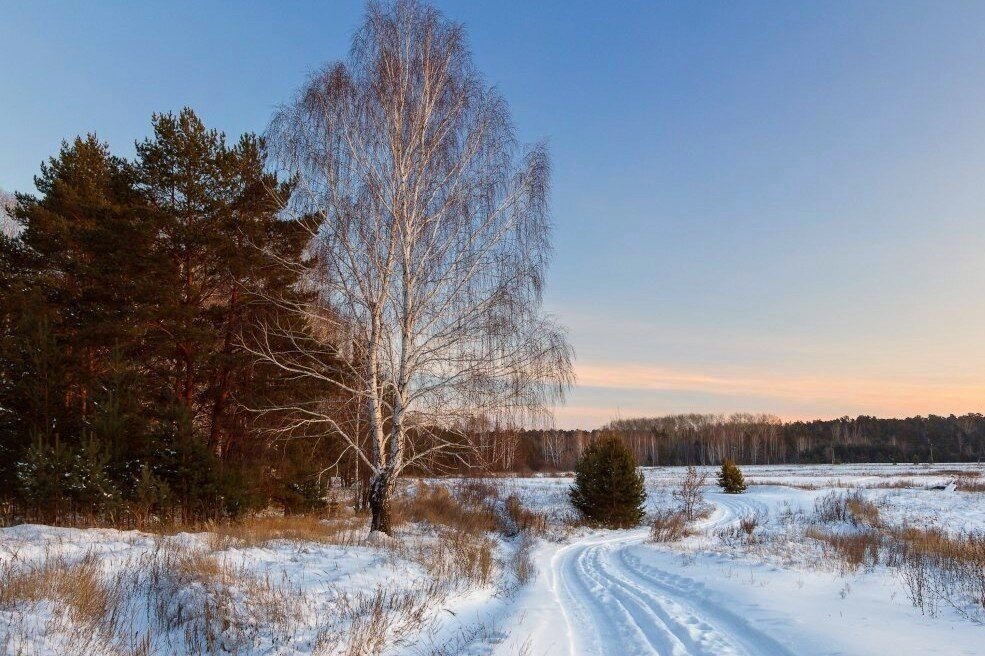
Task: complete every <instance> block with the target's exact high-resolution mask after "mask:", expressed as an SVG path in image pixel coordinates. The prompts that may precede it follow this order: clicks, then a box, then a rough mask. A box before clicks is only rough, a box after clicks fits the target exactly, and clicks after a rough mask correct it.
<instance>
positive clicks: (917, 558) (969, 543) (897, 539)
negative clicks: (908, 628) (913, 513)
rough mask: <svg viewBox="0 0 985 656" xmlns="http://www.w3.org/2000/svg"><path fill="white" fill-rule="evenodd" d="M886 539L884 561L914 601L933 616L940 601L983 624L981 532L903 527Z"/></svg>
mask: <svg viewBox="0 0 985 656" xmlns="http://www.w3.org/2000/svg"><path fill="white" fill-rule="evenodd" d="M892 538H893V539H892V542H891V544H890V548H889V556H888V559H889V563H890V564H891V565H894V566H895V567H897V568H898V571H899V573H900V577H901V578H902V580H903V583H904V584H905V585H906V588H907V593H908V594H909V596H910V600H911V601H912V602H913V605H914V606H916V607H917V608H919V609H920V610H921V612H924V613H928V614H930V615H934V614H936V612H937V607H938V606H939V605H940V604H942V603H943V604H947V605H949V606H951V607H953V608H954V609H955V610H957V611H958V612H959V613H961V614H962V615H965V616H966V617H968V618H969V619H972V620H974V621H976V622H978V623H985V533H981V532H971V533H961V534H950V533H947V532H945V531H943V530H942V529H940V528H936V527H931V528H914V527H903V528H902V529H898V530H896V531H894V532H893V535H892Z"/></svg>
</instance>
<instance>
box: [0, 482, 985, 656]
mask: <svg viewBox="0 0 985 656" xmlns="http://www.w3.org/2000/svg"><path fill="white" fill-rule="evenodd" d="M744 471H745V473H746V477H747V480H749V481H750V482H751V483H752V485H750V487H749V490H748V491H747V492H746V493H745V494H743V495H740V496H732V495H724V494H721V493H719V492H717V491H715V489H714V488H711V487H709V488H708V489H707V492H706V495H705V499H706V502H707V503H708V506H709V510H710V513H709V515H708V516H707V517H706V518H705V519H703V520H701V521H700V522H699V523H698V525H697V526H696V534H695V535H693V536H691V537H688V538H686V539H684V540H683V541H681V542H678V543H673V544H654V543H651V542H649V541H648V539H647V538H648V531H647V530H646V529H637V530H630V531H598V530H588V529H585V528H570V527H569V528H567V529H564V530H562V529H560V528H559V525H560V524H561V523H562V522H563V521H564V520H565V518H567V517H569V516H570V508H569V506H568V504H567V498H566V494H567V489H568V486H569V485H570V483H571V479H570V478H565V477H538V478H515V479H506V480H502V481H500V482H499V484H500V485H501V486H502V487H503V491H502V492H501V494H502V495H506V494H511V493H512V494H516V495H517V496H518V497H520V498H521V499H522V500H523V502H524V504H525V505H526V506H528V507H530V508H532V509H534V510H537V511H538V512H541V513H543V514H545V515H547V516H548V517H550V518H551V519H552V521H553V522H554V524H555V525H554V527H553V528H552V529H551V530H550V531H549V535H548V537H546V538H543V539H540V540H538V541H537V542H536V543H535V544H534V546H533V549H532V556H531V558H532V561H533V564H534V565H535V566H536V573H535V575H534V577H533V580H532V582H530V583H528V584H527V585H526V586H524V587H521V588H519V589H515V588H514V587H513V586H511V585H506V584H505V583H504V581H502V580H500V581H492V582H489V583H488V584H484V585H479V584H473V585H464V584H455V585H451V584H449V585H446V586H442V585H441V583H440V581H435V576H434V572H433V571H429V567H428V566H427V565H428V563H427V562H424V561H422V560H421V558H420V557H419V554H420V551H419V550H418V551H417V552H416V553H418V557H416V558H415V557H414V554H413V553H411V552H413V551H414V549H408V548H406V547H404V546H400V545H394V544H376V543H367V542H366V541H365V540H359V541H358V543H356V544H348V545H333V544H321V543H313V542H305V541H297V540H295V541H282V542H275V543H272V544H266V545H263V546H253V547H236V546H234V545H230V544H221V545H217V544H216V541H215V540H214V539H213V538H211V537H210V536H209V534H195V535H190V534H180V535H177V536H173V537H169V538H161V537H157V536H151V535H146V534H141V533H136V532H119V531H111V530H77V529H57V528H51V527H42V526H19V527H12V528H8V529H3V530H0V565H3V566H4V567H7V568H20V569H22V570H23V569H25V568H26V569H30V568H31V567H35V568H39V567H40V564H41V563H44V562H49V561H52V560H57V561H60V562H64V563H73V562H75V563H77V562H81V561H84V560H85V559H86V558H89V559H90V560H93V559H94V560H95V562H98V566H99V572H100V573H101V575H102V576H103V577H108V578H112V577H114V576H116V577H117V578H118V580H121V581H122V580H124V579H125V577H122V573H134V572H136V573H138V574H141V573H142V574H141V575H138V576H136V577H130V578H128V579H125V580H126V581H128V583H126V585H128V586H130V587H128V588H127V590H126V591H124V592H123V593H121V594H124V595H129V597H128V598H130V599H131V603H129V604H128V605H127V606H126V607H127V608H128V609H129V610H128V611H127V612H126V613H121V615H122V617H120V618H118V621H117V624H116V625H114V627H115V628H114V630H115V634H114V635H116V636H117V638H116V639H115V642H114V641H112V640H110V641H106V640H98V639H96V638H92V639H90V641H89V642H88V643H86V644H85V646H82V644H81V643H80V642H79V640H80V638H79V632H78V631H77V630H75V631H74V632H73V618H72V617H71V616H70V614H66V613H65V611H64V609H62V608H58V607H57V606H56V605H54V604H52V603H51V602H50V601H45V600H44V599H39V600H35V601H33V602H32V603H30V604H28V605H24V604H21V605H17V606H16V607H9V606H8V607H4V605H3V600H4V591H3V590H0V654H2V653H4V650H5V652H6V654H11V655H13V654H72V653H78V654H82V653H99V652H98V651H94V650H95V648H96V647H98V648H99V649H100V650H102V652H103V653H120V654H129V653H134V654H136V653H145V654H171V653H238V654H264V655H267V654H297V653H303V654H309V653H317V654H336V653H340V654H341V653H353V654H355V653H376V652H372V651H370V652H359V651H354V650H351V649H349V650H348V651H347V649H348V648H349V647H351V644H352V643H351V641H350V642H346V639H344V637H343V636H344V635H345V634H346V632H350V633H351V632H354V631H363V632H367V631H369V632H372V631H382V633H383V634H386V638H387V642H388V644H389V646H388V647H385V648H384V649H383V653H389V654H497V655H507V654H509V655H512V654H521V653H522V654H527V655H529V656H540V655H545V656H546V655H554V654H565V655H570V656H575V655H581V654H585V655H602V654H613V655H616V654H627V655H628V654H641V655H645V654H675V655H683V654H708V655H712V654H715V655H719V654H747V655H757V654H791V655H792V654H797V655H802V654H803V655H811V654H818V655H820V654H879V653H887V654H888V653H893V654H983V653H985V649H983V647H982V644H985V642H983V638H985V627H983V626H982V625H981V624H978V623H976V622H974V621H973V620H971V619H969V618H967V617H965V616H962V615H961V614H959V613H958V612H957V611H956V610H955V609H953V608H950V607H947V606H944V607H941V608H939V609H938V610H937V613H936V615H935V616H930V615H924V614H923V613H921V611H920V610H919V609H917V608H915V607H914V606H913V604H912V603H911V601H910V599H909V597H908V595H907V592H906V588H905V586H904V585H903V583H902V581H901V580H900V579H899V575H898V573H897V572H895V571H893V570H891V569H889V568H887V567H884V566H881V565H879V566H874V567H870V568H860V569H856V570H846V569H845V568H844V567H841V566H839V565H838V563H837V562H834V561H832V560H831V559H830V558H823V557H822V556H821V554H820V547H819V545H817V544H808V543H807V542H806V541H805V540H803V539H800V538H797V537H796V536H798V535H801V534H800V533H798V532H797V528H798V527H800V526H802V525H803V524H804V523H805V522H807V521H809V517H810V515H811V513H812V512H813V511H814V508H815V503H816V502H817V500H818V499H820V498H822V497H824V496H825V495H827V494H830V493H831V492H832V491H837V492H838V493H844V492H846V491H847V490H849V489H855V488H861V489H862V494H863V495H864V496H865V498H867V499H870V500H872V501H874V502H875V503H876V504H877V505H878V507H879V510H880V513H881V516H882V517H883V520H884V521H885V522H887V523H889V524H902V523H904V522H905V523H909V524H912V525H916V526H926V525H929V524H933V525H936V526H939V527H941V528H943V529H945V530H947V531H950V532H953V533H959V532H962V531H971V530H976V531H982V530H985V493H982V492H965V491H961V487H960V486H959V488H958V490H957V491H940V490H931V489H927V488H929V487H931V486H934V485H943V484H946V483H948V482H950V481H952V480H954V479H955V478H956V477H957V478H958V479H959V480H965V481H979V482H981V480H983V479H980V478H979V477H985V469H983V468H982V467H981V466H980V465H939V466H935V467H927V466H911V465H898V466H894V465H842V466H802V467H794V466H763V467H746V468H744ZM682 474H683V470H682V469H680V468H653V469H647V470H645V475H646V480H647V487H648V491H649V499H648V510H651V511H653V510H656V509H658V508H662V507H666V506H669V505H670V504H671V503H672V499H671V490H672V489H673V486H674V485H675V484H676V482H677V481H678V480H679V478H680V476H681V475H682ZM752 515H758V517H759V518H760V522H761V525H760V526H759V527H758V528H757V529H756V533H755V535H756V536H758V537H757V539H755V540H741V539H736V527H737V525H738V523H739V521H740V519H741V518H743V517H749V516H752ZM428 539H429V538H428V534H427V531H426V530H423V531H416V532H413V531H412V532H411V533H408V534H407V535H406V536H405V538H404V542H406V543H413V544H419V543H421V542H422V541H423V542H426V541H427V540H428ZM495 540H496V548H495V554H496V556H497V557H498V558H499V559H500V560H501V561H502V562H503V563H506V562H507V561H508V560H509V558H510V557H511V555H512V554H514V553H515V551H516V548H517V546H518V544H517V539H516V538H513V539H507V538H502V537H497V538H495ZM198 552H201V553H204V554H208V555H209V557H210V558H213V559H218V561H219V562H220V563H221V568H222V571H226V572H233V573H235V574H236V576H232V577H228V578H224V577H223V576H216V575H214V574H213V575H212V577H211V578H210V579H208V580H207V581H205V582H203V581H202V580H197V579H195V578H194V577H185V578H182V577H181V576H178V575H177V574H175V572H174V571H170V573H169V567H167V566H166V567H163V568H162V567H161V566H160V564H159V563H160V562H161V558H162V553H163V554H165V555H166V554H182V555H181V556H180V557H179V556H173V557H171V560H168V559H167V558H165V559H164V561H163V562H165V564H167V563H170V570H182V567H187V565H182V563H184V562H185V561H183V560H182V558H188V557H189V556H188V554H195V553H198ZM422 562H423V563H424V564H423V565H422ZM154 563H158V564H157V565H155V564H154ZM206 569H207V568H206ZM508 569H509V568H508V567H507V566H505V565H504V566H503V567H502V569H501V572H502V573H501V574H500V576H501V577H503V578H508V577H509V576H510V574H509V573H508ZM155 576H156V577H158V578H168V577H169V576H170V578H169V579H168V581H167V585H164V584H162V583H161V581H160V580H158V581H155V580H154V577H155ZM237 577H240V578H237ZM207 578H208V577H207ZM209 581H212V583H209ZM220 583H221V584H222V585H223V586H224V587H223V595H221V596H220V598H221V599H223V600H224V601H223V603H224V604H226V605H225V606H222V607H221V608H213V609H212V611H211V612H212V613H213V614H216V615H218V614H221V613H219V611H223V612H224V613H225V615H223V617H224V618H225V623H219V625H218V626H216V625H215V623H214V619H215V618H214V617H211V616H208V612H209V611H208V610H207V609H208V604H204V605H203V604H202V603H200V601H201V600H200V597H202V596H203V587H204V588H208V586H209V585H216V586H218V585H220ZM155 586H156V587H155ZM429 586H430V587H429ZM425 589H428V590H431V592H429V593H428V594H429V595H431V596H432V598H433V601H434V603H423V602H422V603H420V604H419V605H418V606H414V602H413V600H414V599H415V598H416V599H418V600H419V601H420V600H421V599H423V598H424V597H426V596H427V595H423V594H422V590H425ZM380 591H383V594H384V599H383V601H382V602H380V601H379V599H378V595H379V593H380ZM154 595H157V596H156V597H155V596H154ZM374 595H376V597H374ZM387 595H389V596H387ZM374 599H376V606H377V607H378V609H381V610H378V614H379V613H382V614H384V615H386V614H387V613H388V612H389V613H390V615H391V616H395V617H397V620H394V621H393V622H391V624H390V625H388V626H383V625H381V624H379V623H376V624H374V623H373V621H372V618H373V617H374V615H373V612H355V611H352V609H353V608H354V607H356V606H360V604H362V606H360V609H361V611H372V610H373V607H374V602H373V600H374ZM401 604H404V605H403V606H401ZM162 606H163V607H162ZM196 608H197V609H205V610H204V611H202V613H203V616H199V617H191V616H187V615H182V613H189V612H190V611H191V610H192V609H196ZM347 608H348V609H349V610H350V611H352V612H348V614H346V612H343V611H345V610H346V609H347ZM395 609H396V610H395ZM398 611H399V612H398ZM404 611H407V612H405V613H404V614H403V615H401V613H402V612H404ZM401 617H402V618H403V620H400V619H399V618H401ZM229 618H232V619H231V620H230V619H229ZM367 618H369V619H367ZM400 621H404V624H403V625H400V624H399V622H400ZM209 627H212V629H209ZM271 627H277V628H276V629H274V628H271ZM381 627H382V628H381ZM74 628H75V629H77V628H78V627H74ZM207 629H208V630H207ZM190 631H191V632H195V631H204V632H205V633H208V632H209V631H212V632H213V633H214V634H215V635H211V636H210V637H209V639H208V640H206V639H202V638H199V639H198V641H197V642H196V641H194V640H192V641H189V640H188V634H189V632H190ZM147 635H152V636H153V637H152V639H150V640H149V641H148V643H147V648H146V650H145V651H141V650H140V647H141V644H142V643H141V639H143V637H144V636H147ZM119 636H130V638H129V639H128V640H123V639H120V638H119Z"/></svg>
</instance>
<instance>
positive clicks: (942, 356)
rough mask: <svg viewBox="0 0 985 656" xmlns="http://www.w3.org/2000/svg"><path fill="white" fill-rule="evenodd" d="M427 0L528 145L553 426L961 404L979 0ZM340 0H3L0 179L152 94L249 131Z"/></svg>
mask: <svg viewBox="0 0 985 656" xmlns="http://www.w3.org/2000/svg"><path fill="white" fill-rule="evenodd" d="M435 4H436V5H437V6H438V7H439V8H441V9H442V10H443V11H444V12H445V13H446V15H447V16H449V17H450V18H452V19H454V20H456V21H461V22H463V23H465V25H466V26H467V29H468V33H469V36H470V42H471V45H472V51H473V54H474V58H475V61H476V63H477V65H478V66H479V68H480V69H481V70H482V71H483V72H484V73H485V75H486V77H487V79H488V81H489V83H490V84H494V85H496V86H497V87H498V88H499V90H500V91H501V92H502V94H503V95H504V96H505V97H506V98H507V100H508V101H509V103H510V106H511V108H512V113H513V119H514V122H515V124H516V128H517V131H518V133H519V135H520V136H521V138H522V139H523V140H524V141H527V142H535V141H540V140H546V142H547V143H548V145H549V148H550V151H551V153H552V158H553V191H552V207H553V222H554V247H555V252H554V258H553V262H552V266H551V270H550V275H549V281H548V289H547V292H546V297H545V305H546V307H547V309H548V310H549V311H550V312H551V313H552V314H554V315H556V316H557V317H558V319H559V320H560V321H561V322H562V323H564V324H565V325H566V326H567V327H568V331H569V337H570V340H571V342H572V344H573V346H574V348H575V350H576V353H577V360H576V367H575V369H576V374H577V376H578V385H577V387H576V388H575V389H573V390H572V391H571V393H570V394H569V395H568V400H567V404H566V405H565V406H564V407H561V408H558V410H557V413H556V416H557V423H558V425H559V426H562V427H583V428H593V427H597V426H601V425H603V424H605V423H606V422H608V421H610V420H611V419H613V418H617V417H622V418H627V417H633V416H641V415H648V416H649V415H662V414H671V413H679V412H714V413H731V412H768V413H773V414H776V415H778V416H780V417H782V418H784V419H800V418H829V417H838V416H844V415H851V416H855V415H858V414H869V415H879V416H911V415H915V414H927V413H935V414H949V413H956V414H959V413H963V412H970V411H985V294H983V292H985V258H983V254H985V231H983V230H982V226H983V225H985V221H983V219H985V47H982V44H983V43H985V3H981V2H958V1H949V2H902V1H889V0H887V1H885V2H831V3H792V2H785V1H784V2H744V3H735V2H721V3H717V2H703V3H692V2H676V3H661V2H618V3H599V2H571V1H561V0H556V1H549V2H548V1H545V2H536V3H531V2H527V1H523V0H500V1H498V2H470V1H465V0H436V2H435ZM362 14H363V5H362V3H360V2H351V1H348V0H346V1H343V0H333V1H321V2H313V1H312V2H302V1H286V2H280V3H271V2H240V1H237V2H232V1H230V2H204V1H203V2H184V1H180V0H171V1H169V2H167V3H132V2H113V1H105V0H104V1H101V2H88V3H83V2H54V1H44V0H34V1H32V2H17V3H8V4H7V5H6V6H5V8H4V11H3V20H2V21H0V62H4V63H3V65H2V67H0V89H3V94H2V96H0V188H5V189H7V190H19V191H31V190H32V188H33V186H32V177H33V175H35V174H36V173H37V171H38V168H39V164H40V162H41V161H42V160H44V159H45V158H47V157H49V156H50V155H52V154H53V153H55V152H56V150H57V148H58V145H59V143H60V141H61V140H62V139H64V138H70V137H73V136H74V135H76V134H81V133H86V132H90V131H94V132H96V133H97V134H98V135H99V136H100V137H101V138H102V139H104V140H105V141H107V142H109V144H110V145H111V147H112V148H113V150H114V151H115V152H117V153H119V154H121V155H125V156H132V155H133V151H134V148H133V142H134V141H135V140H137V139H141V138H143V137H145V136H146V135H147V134H148V132H149V126H150V115H151V113H152V112H163V111H172V110H174V111H176V110H179V109H180V108H181V107H182V106H185V105H187V106H190V107H192V108H193V109H195V110H196V111H197V112H198V113H199V115H200V116H201V117H202V118H203V119H204V120H205V122H206V124H207V125H209V126H210V127H216V128H219V129H221V130H223V131H225V132H226V133H227V134H230V135H238V134H239V133H241V132H244V131H256V132H262V131H263V130H264V128H265V127H266V125H267V122H268V121H269V119H270V116H271V114H272V113H273V111H274V110H275V108H276V107H277V106H278V104H280V103H284V102H286V101H288V100H289V99H290V98H291V97H292V95H293V94H294V92H295V91H296V89H297V88H298V87H299V86H300V85H301V84H302V82H303V81H304V80H305V78H306V77H307V76H308V75H309V74H310V73H312V72H313V71H315V70H317V69H319V68H320V67H321V66H323V65H324V64H326V63H328V62H330V61H333V60H336V59H339V58H341V57H344V56H345V54H346V51H347V49H348V44H349V39H350V36H351V34H352V32H353V30H354V29H355V28H356V27H357V25H358V23H359V21H360V19H361V16H362Z"/></svg>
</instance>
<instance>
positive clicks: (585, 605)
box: [531, 495, 792, 656]
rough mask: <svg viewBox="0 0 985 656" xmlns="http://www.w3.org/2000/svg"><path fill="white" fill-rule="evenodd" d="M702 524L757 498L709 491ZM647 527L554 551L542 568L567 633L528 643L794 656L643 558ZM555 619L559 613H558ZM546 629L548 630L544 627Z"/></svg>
mask: <svg viewBox="0 0 985 656" xmlns="http://www.w3.org/2000/svg"><path fill="white" fill-rule="evenodd" d="M709 496H710V497H711V499H712V501H713V502H714V503H715V511H714V512H713V513H712V515H711V516H710V517H709V518H708V519H706V520H704V521H703V522H701V523H700V524H699V527H700V528H701V530H704V531H711V530H717V529H720V528H722V527H725V526H728V525H729V524H732V523H735V522H738V520H739V518H741V517H742V516H743V515H744V514H746V513H750V512H756V511H757V510H759V508H760V506H761V505H762V504H758V503H756V502H755V501H754V500H749V499H745V498H742V497H738V496H729V495H709ZM646 537H647V531H646V530H643V529H638V530H634V531H626V532H623V533H621V534H619V535H617V536H606V537H598V536H593V537H589V538H585V539H584V540H581V541H579V542H576V543H574V544H571V545H568V546H566V547H564V548H562V549H560V550H558V551H557V552H556V553H555V554H554V557H553V558H552V559H551V561H550V571H549V572H547V573H545V574H547V580H548V585H550V586H551V587H552V592H553V595H554V599H555V600H556V603H557V605H558V607H559V608H560V611H561V615H562V616H563V618H564V622H565V625H566V636H565V639H564V640H556V637H557V629H558V628H559V627H555V631H553V632H551V635H553V636H554V637H555V640H553V641H552V642H551V644H543V645H538V644H533V645H531V646H532V648H533V649H532V652H531V653H533V654H545V653H551V654H559V653H568V654H570V655H571V656H603V655H609V654H612V655H615V654H634V655H637V654H638V655H640V656H645V655H650V654H661V655H673V656H685V655H687V656H711V655H715V656H731V655H736V656H738V655H746V656H755V655H758V654H777V655H780V656H783V655H791V654H792V653H791V652H789V651H788V650H787V649H785V648H784V647H783V646H782V645H781V644H779V643H778V642H777V641H776V640H774V639H773V638H771V637H770V636H769V635H767V634H765V633H763V632H762V631H759V630H758V629H756V628H755V627H753V626H752V625H751V624H750V623H749V622H748V621H747V620H746V619H744V618H742V617H740V616H738V615H736V614H735V613H733V612H731V611H730V610H729V609H728V608H726V607H724V606H722V605H721V604H719V603H717V602H716V601H715V599H714V598H713V597H712V596H711V595H709V594H708V592H707V591H706V590H705V588H704V586H702V585H701V584H700V583H697V582H696V581H693V580H691V579H689V578H687V577H683V576H678V575H675V574H671V573H669V572H665V571H662V570H660V569H658V568H656V567H654V566H652V565H649V564H647V563H644V562H643V560H642V559H641V558H640V557H639V556H638V555H636V554H634V548H635V547H637V546H638V545H639V544H641V543H642V542H644V541H645V539H646ZM558 619H560V618H558ZM543 635H548V634H547V633H546V632H544V633H543Z"/></svg>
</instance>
